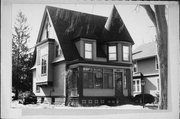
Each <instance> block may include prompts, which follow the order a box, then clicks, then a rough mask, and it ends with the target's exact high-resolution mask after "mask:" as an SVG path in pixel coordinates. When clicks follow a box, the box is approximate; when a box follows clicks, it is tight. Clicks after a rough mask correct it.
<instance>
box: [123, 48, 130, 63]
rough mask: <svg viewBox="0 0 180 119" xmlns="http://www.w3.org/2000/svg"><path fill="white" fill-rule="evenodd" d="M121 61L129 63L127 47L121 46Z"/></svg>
mask: <svg viewBox="0 0 180 119" xmlns="http://www.w3.org/2000/svg"><path fill="white" fill-rule="evenodd" d="M123 61H130V52H129V46H125V45H124V46H123Z"/></svg>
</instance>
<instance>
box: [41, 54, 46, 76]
mask: <svg viewBox="0 0 180 119" xmlns="http://www.w3.org/2000/svg"><path fill="white" fill-rule="evenodd" d="M46 73H47V55H44V56H42V58H41V74H42V75H46Z"/></svg>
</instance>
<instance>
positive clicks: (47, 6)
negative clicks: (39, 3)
mask: <svg viewBox="0 0 180 119" xmlns="http://www.w3.org/2000/svg"><path fill="white" fill-rule="evenodd" d="M45 8H47V9H48V8H56V9H62V10H67V11H70V12H77V13H81V14H87V15H93V16H97V17H104V18H108V17H107V16H102V15H97V14H91V13H86V12H81V11H78V10H72V9H65V8H61V7H55V6H49V5H46V7H45Z"/></svg>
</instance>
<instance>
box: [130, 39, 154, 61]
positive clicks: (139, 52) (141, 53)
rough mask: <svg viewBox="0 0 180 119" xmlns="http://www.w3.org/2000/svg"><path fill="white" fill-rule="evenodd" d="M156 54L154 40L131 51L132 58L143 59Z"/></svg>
mask: <svg viewBox="0 0 180 119" xmlns="http://www.w3.org/2000/svg"><path fill="white" fill-rule="evenodd" d="M156 55H157V46H156V42H155V41H154V42H150V43H146V44H143V45H141V46H139V47H138V48H136V49H135V50H134V51H133V60H138V59H145V58H148V57H153V56H156Z"/></svg>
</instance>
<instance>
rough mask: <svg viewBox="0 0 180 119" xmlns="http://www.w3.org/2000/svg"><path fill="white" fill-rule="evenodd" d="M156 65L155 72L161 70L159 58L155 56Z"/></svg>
mask: <svg viewBox="0 0 180 119" xmlns="http://www.w3.org/2000/svg"><path fill="white" fill-rule="evenodd" d="M154 60H155V61H154V63H155V70H159V63H158V58H157V56H155V59H154Z"/></svg>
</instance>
